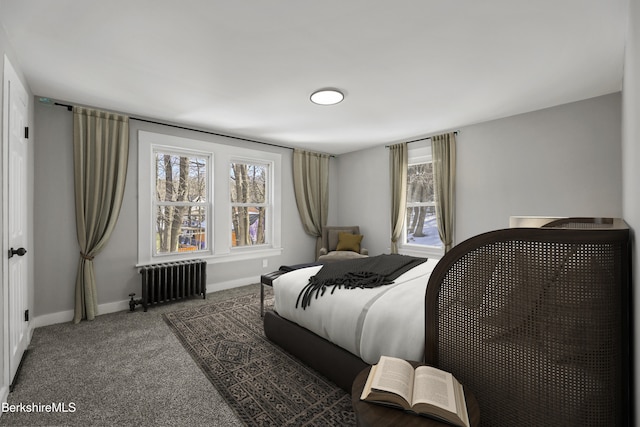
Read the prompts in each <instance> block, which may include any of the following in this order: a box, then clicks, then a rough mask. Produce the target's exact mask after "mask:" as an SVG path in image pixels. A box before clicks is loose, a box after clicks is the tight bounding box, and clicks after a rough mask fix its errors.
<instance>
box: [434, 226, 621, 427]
mask: <svg viewBox="0 0 640 427" xmlns="http://www.w3.org/2000/svg"><path fill="white" fill-rule="evenodd" d="M629 283H630V258H629V230H628V227H627V226H626V224H625V223H624V221H621V220H615V221H600V220H589V219H585V218H579V219H573V220H571V219H562V220H559V221H558V222H555V223H552V224H549V225H548V226H545V227H543V228H512V229H506V230H498V231H493V232H489V233H485V234H482V235H479V236H476V237H474V238H471V239H469V240H467V241H465V242H463V243H461V244H459V245H457V246H455V247H454V248H453V249H452V250H451V251H449V252H448V253H447V254H446V255H445V256H444V257H443V258H442V260H441V261H440V262H439V263H438V265H437V266H436V268H435V270H434V271H433V273H432V274H431V278H430V280H429V286H428V288H427V294H426V316H425V321H426V325H425V329H426V341H425V342H426V348H425V361H426V362H427V363H430V364H433V365H436V366H439V367H440V368H442V369H445V370H448V371H451V372H452V373H453V374H454V375H455V376H456V377H457V378H458V379H459V380H460V381H461V382H462V383H463V384H464V385H465V386H467V387H470V388H471V390H472V391H473V392H474V394H475V396H476V398H477V400H478V402H479V404H480V412H481V420H482V425H484V426H507V427H513V426H518V427H520V426H552V425H557V426H571V425H575V426H581V427H584V426H605V425H606V426H613V425H628V424H629V423H630V404H629V399H630V332H629V327H630V320H629V316H630V294H629Z"/></svg>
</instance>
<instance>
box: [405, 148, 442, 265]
mask: <svg viewBox="0 0 640 427" xmlns="http://www.w3.org/2000/svg"><path fill="white" fill-rule="evenodd" d="M408 158H409V159H408V164H409V165H415V164H419V163H427V162H431V161H432V160H433V158H432V155H431V142H427V143H426V144H425V143H424V142H423V143H422V144H421V145H420V146H417V147H416V146H414V147H409V148H408ZM405 191H406V189H405ZM404 215H405V221H406V212H405V214H404ZM406 241H407V225H406V224H404V226H403V227H402V240H401V243H400V244H399V245H398V253H400V254H402V255H409V256H416V257H426V258H434V259H440V258H442V257H443V256H444V246H442V247H437V246H426V245H415V244H411V243H406Z"/></svg>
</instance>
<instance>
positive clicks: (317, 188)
mask: <svg viewBox="0 0 640 427" xmlns="http://www.w3.org/2000/svg"><path fill="white" fill-rule="evenodd" d="M293 188H294V192H295V195H296V204H297V205H298V213H299V214H300V220H301V221H302V226H303V227H304V231H305V232H306V233H307V234H309V235H311V236H315V237H316V259H317V258H318V255H319V252H320V247H321V246H322V228H323V227H325V226H326V225H327V215H328V213H329V155H327V154H320V153H313V152H309V151H304V150H298V149H295V150H293Z"/></svg>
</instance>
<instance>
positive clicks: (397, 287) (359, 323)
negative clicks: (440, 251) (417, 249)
mask: <svg viewBox="0 0 640 427" xmlns="http://www.w3.org/2000/svg"><path fill="white" fill-rule="evenodd" d="M437 263H438V260H433V259H429V260H427V261H426V262H424V263H422V264H420V265H418V266H416V267H414V268H412V269H411V270H409V271H407V272H406V273H404V274H403V275H401V276H399V277H398V278H397V279H396V280H395V281H394V283H393V284H390V285H386V286H380V287H377V288H371V289H336V290H335V292H334V293H333V294H331V288H328V289H327V291H326V292H325V294H324V295H323V296H320V297H318V298H317V299H316V298H315V297H313V298H312V299H311V302H310V305H309V306H308V307H307V308H306V309H304V310H303V309H302V307H300V306H298V308H296V300H297V298H298V295H299V294H300V291H301V290H302V288H304V286H305V285H306V284H307V283H308V282H309V277H311V276H313V275H315V274H316V272H318V271H319V270H320V268H321V266H314V267H307V268H302V269H299V270H294V271H291V272H289V273H286V274H283V275H282V276H280V277H278V278H277V279H275V280H274V281H273V290H274V295H275V310H276V311H277V312H278V314H279V315H280V316H282V317H284V318H285V319H288V320H290V321H292V322H295V323H297V324H298V325H300V326H302V327H304V328H306V329H308V330H310V331H312V332H314V333H315V334H317V335H319V336H321V337H322V338H325V339H327V340H329V341H331V342H332V343H334V344H336V345H338V346H340V347H342V348H344V349H345V350H348V351H350V352H351V353H353V354H355V355H356V356H358V357H360V358H361V359H362V360H364V361H365V362H367V363H369V364H374V363H378V359H380V356H381V355H386V356H394V357H401V358H403V359H407V360H418V361H420V360H423V358H424V316H425V313H424V299H425V292H426V289H427V282H428V281H429V275H430V274H431V272H432V271H433V268H434V267H435V266H436V264H437Z"/></svg>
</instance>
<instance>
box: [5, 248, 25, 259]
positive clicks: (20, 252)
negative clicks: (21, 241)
mask: <svg viewBox="0 0 640 427" xmlns="http://www.w3.org/2000/svg"><path fill="white" fill-rule="evenodd" d="M26 253H27V250H26V249H25V248H18V249H13V248H11V249H9V258H13V256H14V255H18V256H23V255H24V254H26Z"/></svg>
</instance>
